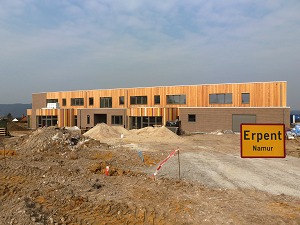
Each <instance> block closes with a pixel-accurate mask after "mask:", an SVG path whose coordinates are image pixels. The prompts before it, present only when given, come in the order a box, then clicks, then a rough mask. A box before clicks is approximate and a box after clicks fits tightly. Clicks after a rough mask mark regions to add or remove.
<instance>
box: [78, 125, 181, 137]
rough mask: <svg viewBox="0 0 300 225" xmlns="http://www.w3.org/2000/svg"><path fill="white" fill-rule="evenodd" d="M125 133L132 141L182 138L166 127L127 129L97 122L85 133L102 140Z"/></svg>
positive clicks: (87, 135)
mask: <svg viewBox="0 0 300 225" xmlns="http://www.w3.org/2000/svg"><path fill="white" fill-rule="evenodd" d="M122 134H123V137H124V139H126V140H130V141H133V142H135V141H137V142H140V141H158V140H159V141H164V140H165V141H168V140H175V139H180V137H179V136H178V135H176V134H175V133H173V132H172V131H170V130H169V129H168V128H166V127H145V128H142V129H133V130H126V129H125V128H123V127H122V126H114V127H111V126H108V125H107V124H104V123H101V124H97V126H95V127H94V128H92V129H90V130H89V131H87V132H86V133H84V134H83V135H84V136H86V137H90V138H93V139H96V140H100V141H103V140H104V141H109V139H111V140H112V141H115V140H114V139H121V135H122Z"/></svg>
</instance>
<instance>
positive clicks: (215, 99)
mask: <svg viewBox="0 0 300 225" xmlns="http://www.w3.org/2000/svg"><path fill="white" fill-rule="evenodd" d="M209 104H232V94H231V93H227V94H209Z"/></svg>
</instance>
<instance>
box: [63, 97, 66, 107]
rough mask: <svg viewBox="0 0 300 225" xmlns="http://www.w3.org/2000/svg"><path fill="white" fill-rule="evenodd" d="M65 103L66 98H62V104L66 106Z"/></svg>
mask: <svg viewBox="0 0 300 225" xmlns="http://www.w3.org/2000/svg"><path fill="white" fill-rule="evenodd" d="M66 105H67V99H65V98H63V99H62V106H66Z"/></svg>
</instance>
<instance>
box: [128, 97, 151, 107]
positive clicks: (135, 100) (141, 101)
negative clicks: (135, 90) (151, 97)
mask: <svg viewBox="0 0 300 225" xmlns="http://www.w3.org/2000/svg"><path fill="white" fill-rule="evenodd" d="M130 104H131V105H146V104H147V96H130Z"/></svg>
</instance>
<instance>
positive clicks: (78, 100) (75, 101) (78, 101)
mask: <svg viewBox="0 0 300 225" xmlns="http://www.w3.org/2000/svg"><path fill="white" fill-rule="evenodd" d="M71 105H72V106H82V105H84V100H83V98H71Z"/></svg>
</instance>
